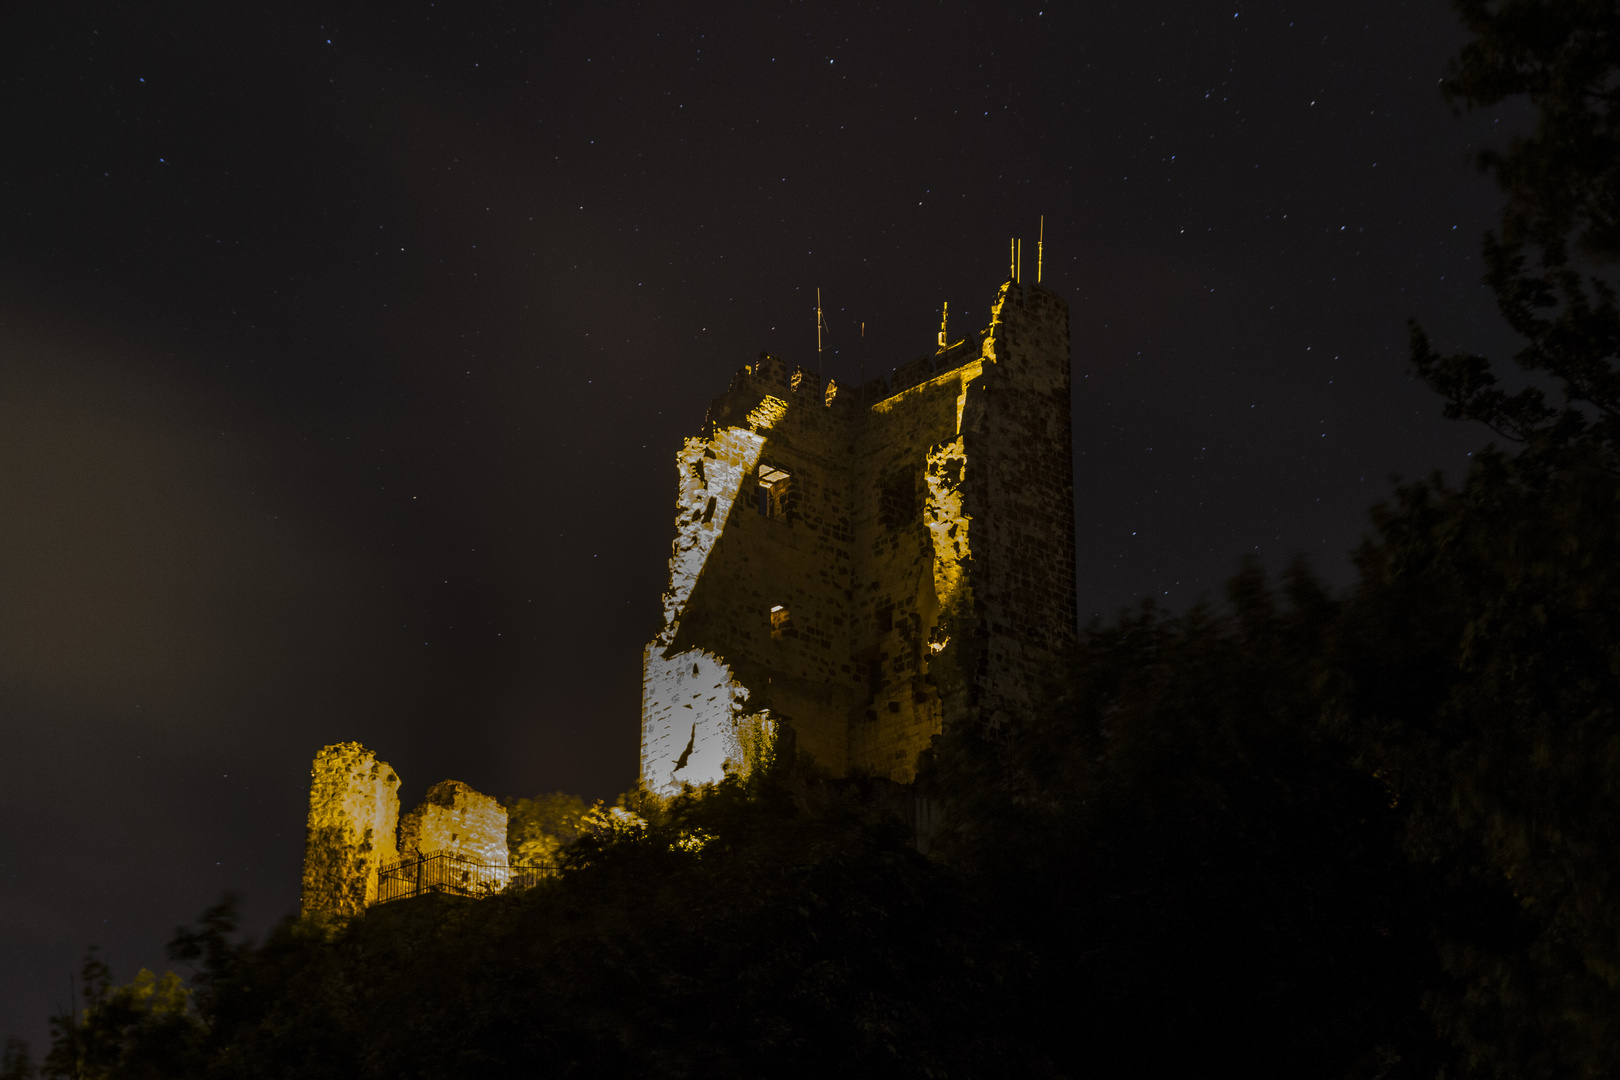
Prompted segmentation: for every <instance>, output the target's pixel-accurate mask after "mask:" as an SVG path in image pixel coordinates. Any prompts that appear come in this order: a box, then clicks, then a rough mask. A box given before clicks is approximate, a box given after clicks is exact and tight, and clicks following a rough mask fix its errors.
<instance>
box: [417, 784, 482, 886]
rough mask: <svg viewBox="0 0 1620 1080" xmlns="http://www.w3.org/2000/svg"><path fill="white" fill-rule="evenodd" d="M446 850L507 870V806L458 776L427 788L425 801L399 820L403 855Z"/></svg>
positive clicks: (426, 853) (450, 853)
mask: <svg viewBox="0 0 1620 1080" xmlns="http://www.w3.org/2000/svg"><path fill="white" fill-rule="evenodd" d="M435 853H443V854H447V855H458V856H460V857H462V858H464V859H470V860H472V861H473V862H478V863H483V864H484V865H485V866H488V867H491V868H500V869H501V870H505V869H506V866H507V854H506V853H507V848H506V807H504V806H502V805H501V804H500V803H499V802H496V801H495V800H494V799H492V798H490V797H489V796H488V795H481V794H479V793H478V792H476V791H474V790H473V789H472V788H470V787H468V786H467V785H466V784H463V783H462V782H461V781H459V780H441V781H439V782H438V783H437V784H434V785H433V786H432V787H431V788H428V793H427V797H426V798H424V799H423V800H422V805H421V806H418V807H417V808H416V809H415V810H412V811H411V812H410V813H408V814H406V815H405V817H404V820H402V821H401V822H400V823H399V855H400V858H402V859H409V858H414V857H420V856H423V855H432V854H435Z"/></svg>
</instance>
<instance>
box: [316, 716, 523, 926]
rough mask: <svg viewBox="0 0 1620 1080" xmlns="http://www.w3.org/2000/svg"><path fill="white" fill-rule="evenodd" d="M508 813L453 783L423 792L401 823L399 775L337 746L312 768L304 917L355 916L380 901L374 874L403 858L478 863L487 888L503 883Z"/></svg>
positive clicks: (360, 751) (362, 752) (357, 750)
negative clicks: (439, 857) (434, 857)
mask: <svg viewBox="0 0 1620 1080" xmlns="http://www.w3.org/2000/svg"><path fill="white" fill-rule="evenodd" d="M506 822H507V816H506V808H505V807H503V806H501V804H500V803H498V802H496V801H495V800H494V799H492V798H490V797H489V796H488V795H480V794H479V793H478V792H476V791H474V790H473V789H472V788H470V787H468V786H467V785H466V784H463V783H461V782H460V781H457V780H443V781H440V782H439V783H437V784H435V785H433V787H431V788H429V789H428V793H427V797H426V798H425V799H424V800H423V802H422V804H421V805H420V806H418V807H417V808H416V809H414V810H412V811H411V812H410V813H408V814H406V815H405V817H404V818H403V820H402V819H401V818H400V816H399V776H398V774H396V773H395V772H394V770H393V769H392V768H390V767H389V765H388V763H387V762H385V761H380V760H378V758H377V755H375V754H373V753H372V752H371V751H370V750H367V749H366V748H365V747H364V746H361V745H360V744H359V743H354V742H350V743H337V744H335V745H333V746H328V747H326V748H325V749H323V750H322V751H321V752H320V753H319V754H317V755H316V756H315V764H314V766H313V767H312V768H311V769H310V789H309V825H308V827H307V829H306V830H305V832H304V891H303V903H302V910H303V913H304V915H305V916H311V915H313V916H320V917H331V916H336V917H340V918H341V917H346V916H350V915H358V914H360V913H361V912H362V911H364V910H365V909H366V908H367V907H369V906H371V905H372V904H374V903H376V902H377V899H378V891H377V879H378V872H379V871H380V870H383V869H386V868H388V867H389V866H391V865H393V864H396V863H398V862H399V861H400V860H401V858H402V857H403V858H405V859H412V860H414V859H418V858H421V857H422V856H431V855H449V856H454V857H457V858H460V859H465V860H468V861H469V862H471V863H475V864H478V865H479V866H480V867H481V868H482V869H481V870H480V873H479V877H480V881H481V882H482V883H483V884H485V885H487V887H489V888H491V889H498V888H500V887H501V886H503V885H505V884H506V880H507V877H508V869H507V867H508V860H507V847H506Z"/></svg>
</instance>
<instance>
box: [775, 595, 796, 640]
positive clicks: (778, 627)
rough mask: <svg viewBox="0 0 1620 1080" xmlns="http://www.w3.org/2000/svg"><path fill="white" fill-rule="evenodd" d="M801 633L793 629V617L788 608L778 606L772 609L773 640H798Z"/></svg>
mask: <svg viewBox="0 0 1620 1080" xmlns="http://www.w3.org/2000/svg"><path fill="white" fill-rule="evenodd" d="M798 636H799V632H798V631H797V630H796V629H794V627H793V615H792V613H790V612H789V611H788V609H787V608H785V607H783V606H782V605H781V604H777V605H775V606H774V607H772V608H771V640H772V641H781V640H782V639H783V638H785V637H793V638H796V637H798Z"/></svg>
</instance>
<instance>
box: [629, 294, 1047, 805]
mask: <svg viewBox="0 0 1620 1080" xmlns="http://www.w3.org/2000/svg"><path fill="white" fill-rule="evenodd" d="M941 330H942V331H945V330H948V327H945V326H942V327H941ZM939 344H940V346H941V347H940V348H938V349H937V350H931V351H930V352H929V353H927V354H925V355H923V356H921V357H919V358H917V359H914V360H912V361H910V362H908V363H906V364H903V365H901V366H900V367H899V368H897V369H895V371H894V374H893V376H892V377H889V378H879V379H876V380H873V381H872V382H869V383H867V384H866V385H864V386H858V387H853V388H852V387H844V388H841V389H840V390H839V391H838V392H837V393H836V394H834V393H833V387H832V385H831V384H830V383H829V384H828V386H827V388H826V389H825V390H822V389H821V379H820V377H819V376H818V375H817V374H816V373H815V372H814V371H807V370H806V369H804V368H802V367H801V368H799V369H797V370H790V369H789V367H788V365H786V364H784V363H782V361H780V360H778V359H776V358H775V357H771V356H767V355H761V356H760V358H759V360H758V361H757V362H756V363H753V364H750V365H748V366H747V367H745V368H743V369H742V370H741V371H739V372H738V373H737V375H736V376H735V377H734V378H733V380H732V383H731V388H730V390H729V391H728V392H727V393H725V394H723V395H721V396H720V397H718V398H716V399H715V400H714V401H713V403H712V404H711V405H710V407H709V411H708V416H707V419H706V421H705V428H704V431H705V434H704V435H703V436H702V437H700V438H694V439H690V440H688V441H687V444H686V446H685V448H683V449H682V451H681V452H680V454H679V455H678V458H677V469H678V476H679V481H678V482H679V489H678V496H677V507H676V513H677V519H676V536H675V542H674V546H673V548H672V552H671V558H670V578H669V587H668V589H667V590H666V592H665V594H664V613H665V620H664V624H663V626H662V627H661V629H660V630H659V632H658V634H657V636H656V637H655V638H654V639H653V641H652V642H651V643H649V645H648V647H647V651H646V654H645V666H644V675H643V684H642V760H641V775H642V779H643V781H644V782H645V783H646V785H647V786H648V788H649V789H651V790H653V791H655V792H658V793H661V794H667V793H671V792H673V791H677V790H679V789H680V787H681V785H682V784H687V783H690V784H702V783H709V782H713V781H716V780H719V779H720V778H721V777H722V776H724V775H725V774H726V773H727V772H736V771H739V770H742V769H745V768H746V767H747V764H746V762H747V760H749V759H750V758H749V755H750V753H752V756H753V759H756V760H757V759H758V758H759V757H760V754H759V753H758V752H757V751H750V752H745V751H744V750H743V749H740V748H741V747H743V745H744V743H745V742H748V741H749V740H753V741H754V742H758V736H759V735H760V734H761V733H764V732H767V731H768V732H770V733H773V734H771V736H770V737H771V738H773V739H774V737H775V735H774V733H775V732H777V731H778V730H780V726H781V725H788V726H790V727H791V728H792V730H793V736H794V745H795V746H796V747H797V750H798V752H800V753H808V754H810V755H811V756H812V757H814V758H815V759H816V761H817V762H819V763H820V764H821V765H822V766H824V767H825V768H827V769H828V770H829V771H831V772H832V773H833V774H834V775H844V774H846V773H848V772H849V771H851V770H856V769H858V770H861V771H864V772H866V773H868V774H872V775H877V776H886V777H890V778H892V779H895V780H899V781H902V782H909V781H910V780H911V779H912V777H913V775H914V767H915V761H916V757H917V754H918V753H920V752H921V751H922V750H924V749H926V748H927V747H928V745H929V740H930V739H931V738H932V736H933V735H935V734H937V733H939V731H940V730H942V725H943V724H945V723H947V722H955V721H956V720H958V719H967V718H977V719H979V720H983V721H986V722H991V723H994V722H996V717H997V716H999V715H1001V714H1005V713H1007V712H1008V711H1009V710H1013V709H1017V708H1019V707H1021V704H1022V703H1023V702H1024V701H1025V700H1026V699H1027V691H1026V690H1025V687H1027V686H1028V685H1030V684H1032V683H1033V682H1035V681H1038V680H1037V676H1036V675H1035V671H1036V669H1037V668H1038V667H1039V666H1040V665H1042V664H1044V663H1046V662H1047V659H1046V658H1050V657H1051V656H1053V655H1055V654H1056V653H1057V652H1058V651H1061V650H1062V649H1063V648H1065V647H1066V646H1067V644H1068V643H1069V642H1072V640H1073V638H1074V633H1075V630H1074V624H1075V617H1074V549H1073V482H1072V476H1071V469H1072V465H1071V461H1072V458H1071V451H1070V445H1069V430H1070V419H1069V391H1070V377H1069V342H1068V309H1067V306H1066V305H1065V304H1064V303H1063V301H1062V300H1061V299H1059V298H1058V297H1057V296H1056V295H1055V294H1053V293H1051V292H1049V291H1047V290H1046V289H1044V288H1038V287H1027V286H1022V285H1019V284H1017V283H1016V282H1008V283H1007V284H1006V285H1004V286H1002V289H1001V293H1000V295H999V296H998V297H997V298H996V302H995V304H994V306H993V308H992V312H991V319H990V323H989V325H987V326H986V327H985V328H984V329H983V330H982V331H981V332H980V333H979V334H978V336H977V339H975V338H974V337H972V336H969V337H968V338H967V339H965V340H964V341H962V342H958V343H955V344H951V343H950V336H949V334H948V333H946V334H945V337H944V338H943V340H942V341H941V342H940V343H939ZM750 498H752V499H754V500H756V504H755V505H753V506H750V505H748V500H749V499H750ZM739 501H741V502H743V503H744V506H742V507H738V506H737V505H736V504H737V503H738V502H739ZM970 535H971V546H970ZM773 597H774V598H788V599H785V600H782V601H781V602H778V603H773V602H772V601H773ZM789 609H791V618H789V614H790V611H789ZM761 611H767V612H768V615H769V617H768V619H766V620H762V619H760V618H759V613H760V612H761ZM767 715H768V716H769V723H768V724H766V723H764V722H763V721H761V722H759V723H756V722H755V720H754V719H750V718H764V717H766V716H767ZM749 733H752V734H749ZM745 734H746V735H747V738H744V735H745Z"/></svg>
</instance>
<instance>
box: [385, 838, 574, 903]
mask: <svg viewBox="0 0 1620 1080" xmlns="http://www.w3.org/2000/svg"><path fill="white" fill-rule="evenodd" d="M556 873H557V868H556V867H555V866H547V865H545V864H543V863H518V864H516V865H511V866H508V865H505V864H500V863H485V862H480V861H478V860H477V859H471V858H468V857H467V856H465V855H458V854H456V853H455V852H452V851H430V852H427V853H425V854H422V855H417V856H411V857H410V858H406V859H401V860H399V861H398V862H395V863H390V864H388V865H386V866H384V867H382V868H381V869H380V870H379V871H378V872H377V899H376V900H374V901H372V902H373V903H376V904H386V903H388V902H389V901H390V900H404V899H407V898H409V897H412V896H421V895H423V894H424V893H433V892H442V893H454V894H456V895H457V896H493V895H495V894H496V893H498V892H513V891H516V890H519V889H532V888H534V886H536V885H538V884H539V883H540V880H541V879H542V878H548V877H554V876H555V875H556Z"/></svg>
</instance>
